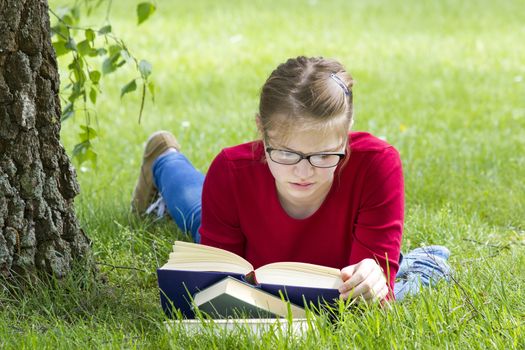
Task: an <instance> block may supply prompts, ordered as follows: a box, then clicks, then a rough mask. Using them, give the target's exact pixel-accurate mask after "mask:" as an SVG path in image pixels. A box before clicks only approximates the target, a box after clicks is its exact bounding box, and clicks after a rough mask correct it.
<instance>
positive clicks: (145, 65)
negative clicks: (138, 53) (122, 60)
mask: <svg viewBox="0 0 525 350" xmlns="http://www.w3.org/2000/svg"><path fill="white" fill-rule="evenodd" d="M151 69H152V67H151V63H149V62H148V61H146V60H140V62H139V71H140V75H141V76H142V77H143V78H144V79H146V78H147V77H149V76H150V74H151Z"/></svg>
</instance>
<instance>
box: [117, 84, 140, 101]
mask: <svg viewBox="0 0 525 350" xmlns="http://www.w3.org/2000/svg"><path fill="white" fill-rule="evenodd" d="M135 90H137V82H136V79H133V80H132V81H130V82H129V83H127V84H126V85H124V87H123V88H122V89H121V90H120V98H122V97H123V96H124V95H125V94H127V93H129V92H132V91H135Z"/></svg>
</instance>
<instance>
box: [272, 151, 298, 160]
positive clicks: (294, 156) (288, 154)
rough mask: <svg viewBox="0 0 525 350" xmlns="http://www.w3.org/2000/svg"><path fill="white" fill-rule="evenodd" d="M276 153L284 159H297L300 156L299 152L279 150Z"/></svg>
mask: <svg viewBox="0 0 525 350" xmlns="http://www.w3.org/2000/svg"><path fill="white" fill-rule="evenodd" d="M276 155H277V156H278V157H279V158H282V159H297V158H299V155H298V154H297V153H293V152H288V151H277V152H276Z"/></svg>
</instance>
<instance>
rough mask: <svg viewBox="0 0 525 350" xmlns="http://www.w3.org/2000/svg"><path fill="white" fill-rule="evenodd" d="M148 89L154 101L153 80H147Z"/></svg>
mask: <svg viewBox="0 0 525 350" xmlns="http://www.w3.org/2000/svg"><path fill="white" fill-rule="evenodd" d="M148 91H149V93H150V94H151V100H152V101H153V102H155V83H154V82H153V81H149V82H148Z"/></svg>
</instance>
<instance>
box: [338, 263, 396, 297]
mask: <svg viewBox="0 0 525 350" xmlns="http://www.w3.org/2000/svg"><path fill="white" fill-rule="evenodd" d="M341 278H342V280H343V285H342V286H341V287H339V293H341V294H340V298H342V299H347V298H348V297H350V298H358V297H362V298H363V299H364V300H365V301H366V302H377V301H381V300H383V299H384V298H385V297H386V296H387V294H388V286H387V284H386V278H385V274H384V273H383V270H382V269H381V267H380V266H379V265H378V264H377V263H376V262H375V260H373V259H364V260H362V261H360V262H359V263H357V264H354V265H350V266H347V267H345V268H343V269H342V270H341Z"/></svg>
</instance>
